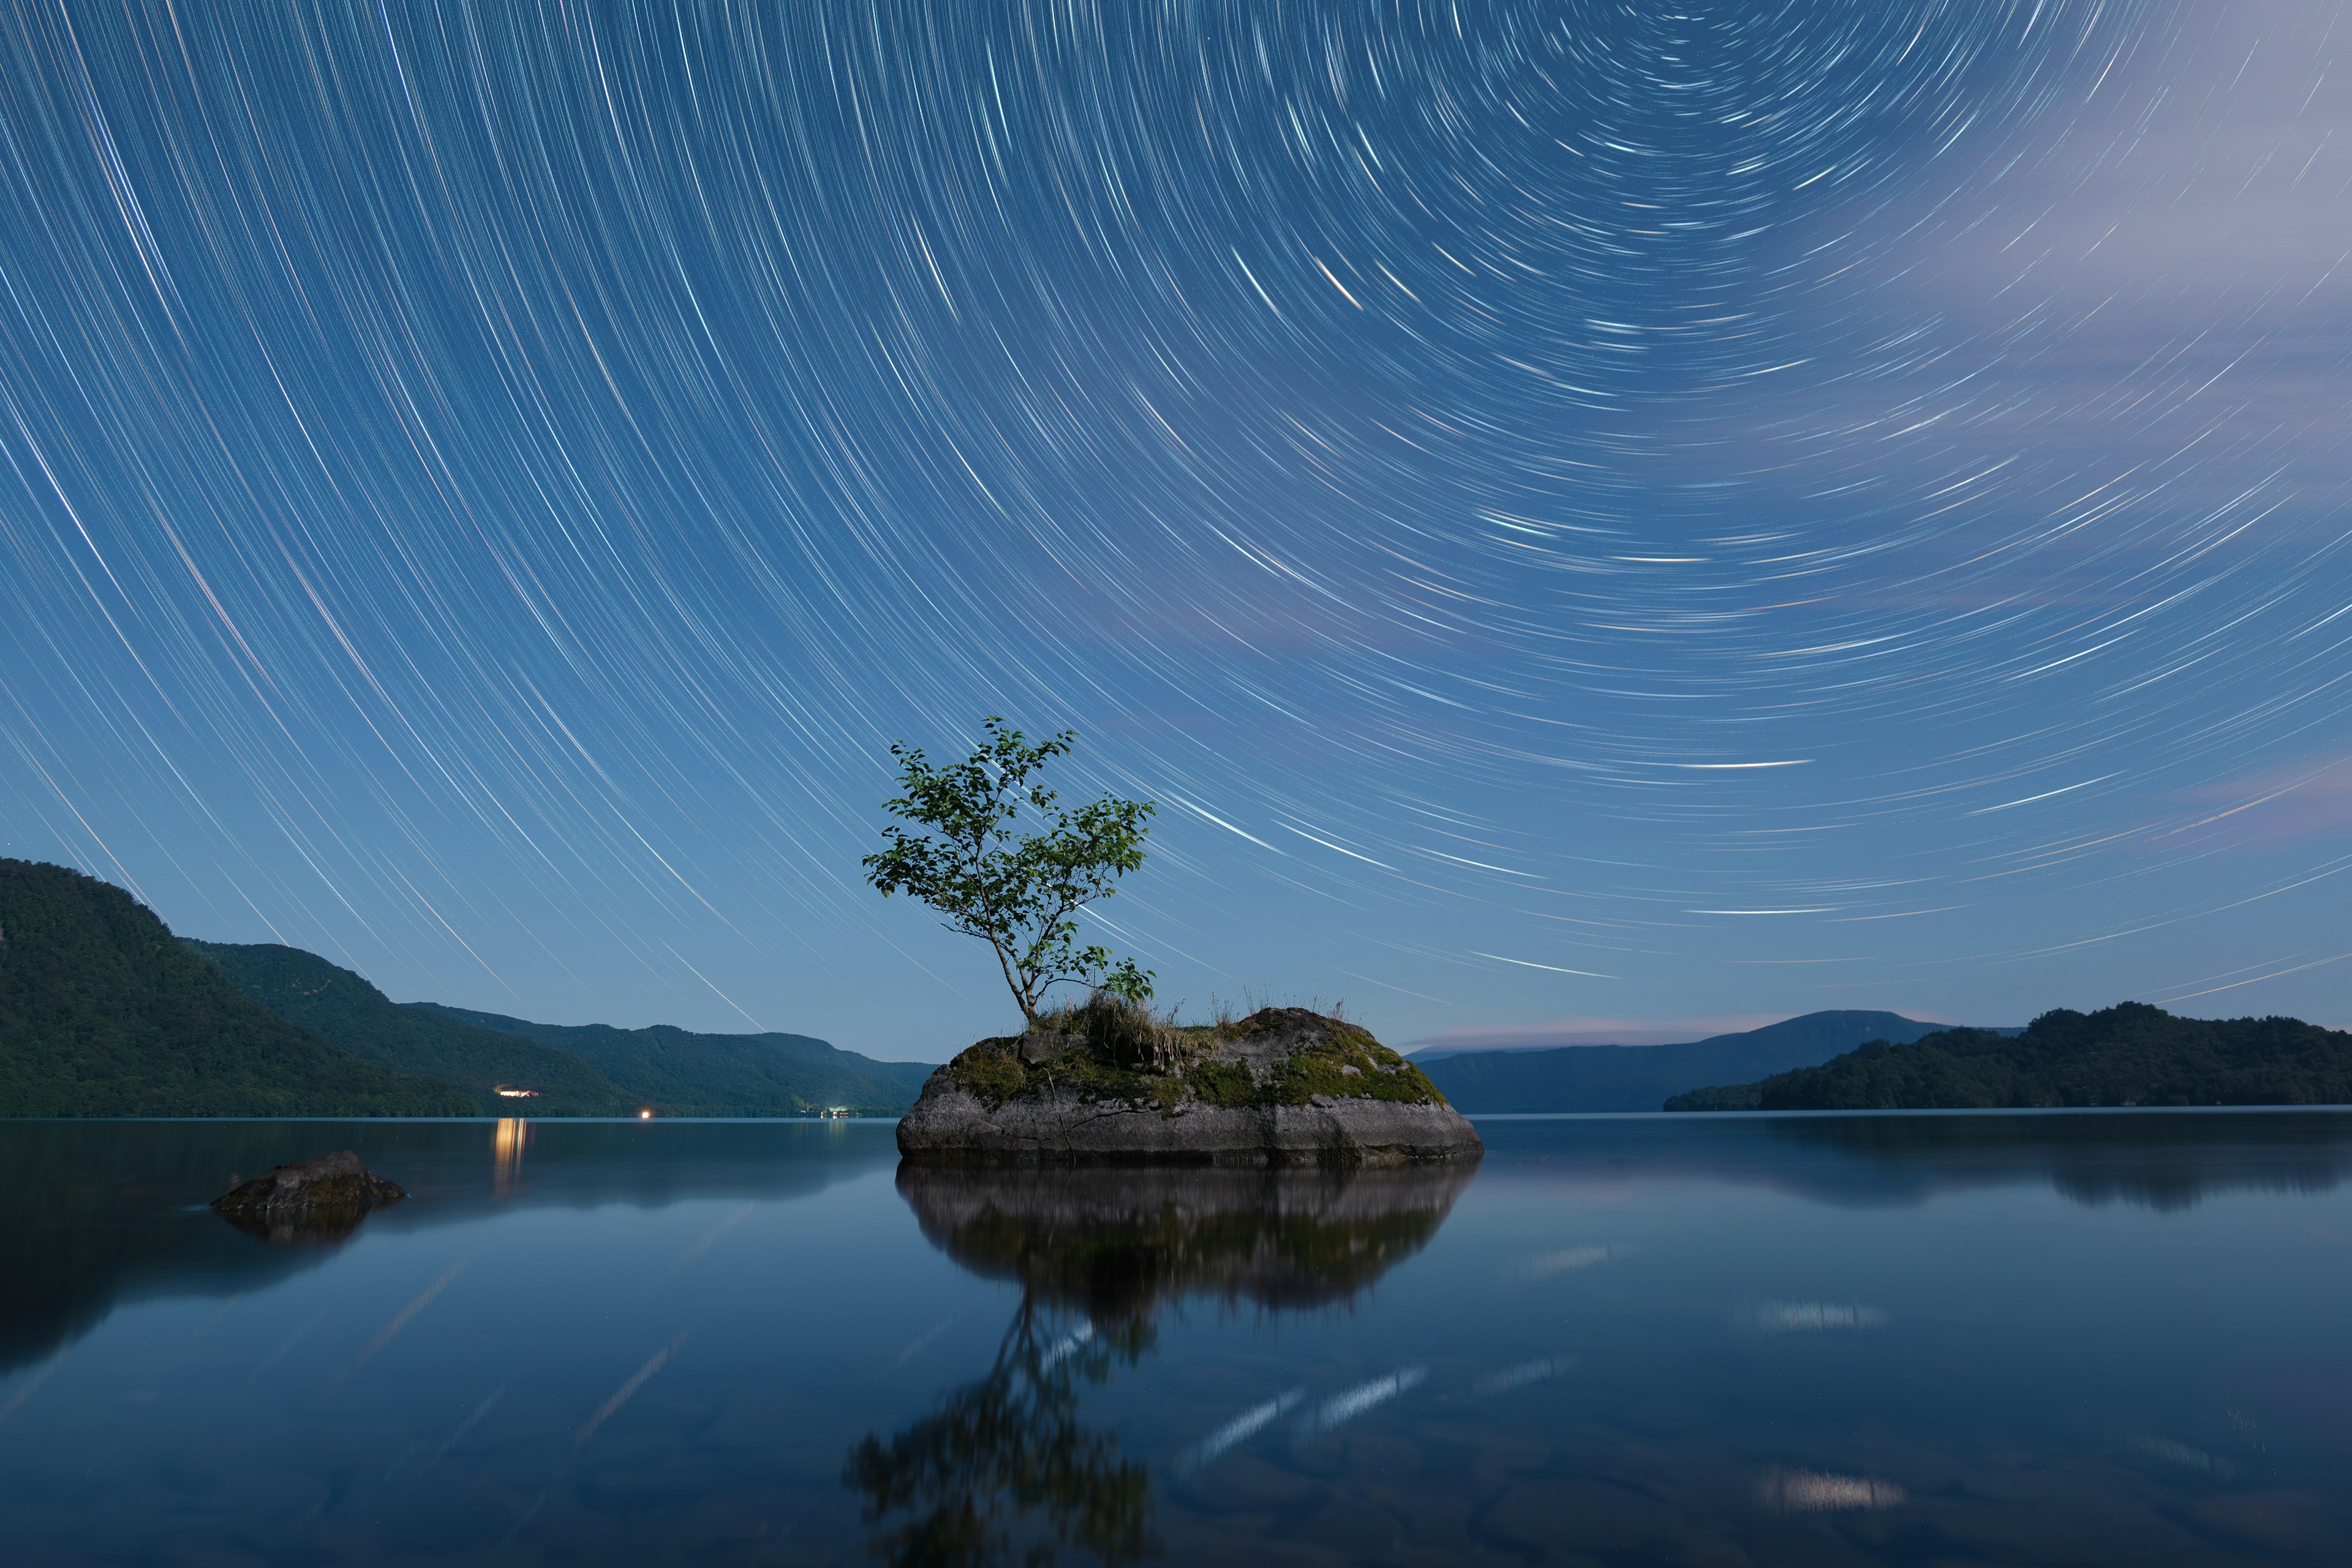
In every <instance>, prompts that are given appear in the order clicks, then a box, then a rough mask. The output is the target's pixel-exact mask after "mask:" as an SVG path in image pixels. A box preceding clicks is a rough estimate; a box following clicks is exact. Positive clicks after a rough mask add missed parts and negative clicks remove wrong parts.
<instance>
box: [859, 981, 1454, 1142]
mask: <svg viewBox="0 0 2352 1568" xmlns="http://www.w3.org/2000/svg"><path fill="white" fill-rule="evenodd" d="M1076 1022H1079V1023H1080V1024H1082V1025H1084V1026H1086V1030H1085V1032H1083V1033H1075V1032H1049V1031H1044V1030H1032V1031H1031V1032H1030V1033H1028V1034H1026V1035H1021V1036H1013V1037H1005V1038H998V1039H988V1040H982V1041H980V1042H979V1043H978V1044H976V1045H974V1046H972V1047H971V1048H970V1049H968V1050H965V1051H963V1052H961V1054H959V1055H958V1056H957V1057H956V1058H955V1059H954V1060H953V1061H951V1062H950V1063H948V1064H947V1065H946V1066H945V1067H943V1068H940V1069H939V1071H937V1072H935V1073H933V1074H932V1075H931V1077H930V1079H929V1082H927V1083H925V1084H924V1085H923V1093H922V1098H921V1099H920V1100H917V1101H916V1102H915V1109H914V1110H911V1111H909V1112H908V1113H907V1116H906V1118H905V1119H904V1120H903V1121H900V1122H899V1123H898V1150H899V1152H901V1153H903V1154H905V1155H906V1156H908V1158H909V1159H919V1160H927V1161H941V1162H968V1163H1004V1164H1044V1163H1102V1162H1133V1163H1202V1164H1220V1165H1259V1164H1275V1165H1284V1164H1317V1165H1340V1166H1347V1165H1396V1164H1403V1163H1409V1162H1412V1161H1418V1160H1475V1159H1476V1158H1478V1157H1479V1156H1480V1155H1481V1154H1483V1153H1484V1152H1486V1151H1485V1148H1484V1146H1483V1145H1482V1144H1481V1143H1480V1142H1478V1134H1477V1133H1476V1132H1475V1131H1473V1130H1472V1129H1471V1126H1470V1123H1469V1122H1468V1121H1466V1120H1465V1119H1464V1117H1463V1116H1462V1114H1461V1112H1459V1111H1457V1110H1454V1108H1453V1107H1452V1106H1451V1105H1448V1104H1447V1103H1446V1101H1445V1097H1444V1095H1443V1094H1441V1093H1439V1092H1438V1090H1437V1089H1436V1086H1435V1085H1433V1084H1432V1083H1431V1082H1430V1081H1429V1079H1427V1078H1425V1077H1423V1075H1422V1071H1421V1069H1420V1068H1416V1067H1414V1066H1413V1065H1412V1063H1411V1062H1409V1061H1406V1060H1405V1059H1404V1058H1402V1057H1401V1056H1399V1055H1397V1054H1396V1052H1394V1051H1392V1050H1390V1049H1389V1048H1388V1047H1386V1046H1383V1045H1381V1043H1380V1042H1379V1041H1378V1040H1375V1039H1374V1038H1372V1037H1371V1036H1370V1034H1368V1033H1366V1032H1365V1031H1364V1030H1362V1029H1360V1028H1358V1027H1357V1026H1354V1025H1352V1024H1347V1023H1343V1022H1341V1021H1339V1019H1336V1018H1327V1017H1324V1016H1321V1015H1320V1014H1317V1013H1310V1012H1308V1011H1307V1009H1305V1008H1303V1007H1267V1008H1265V1009H1263V1010H1261V1011H1259V1012H1257V1013H1255V1014H1253V1015H1251V1016H1249V1017H1247V1018H1245V1019H1243V1020H1242V1021H1241V1022H1240V1023H1238V1024H1232V1025H1225V1026H1219V1027H1214V1028H1200V1029H1171V1028H1167V1027H1165V1026H1152V1025H1148V1024H1139V1023H1129V1022H1123V1021H1122V1019H1121V1018H1120V1016H1118V1014H1117V1013H1116V1011H1115V1010H1108V1009H1097V1010H1094V1011H1093V1013H1092V1016H1089V1015H1088V1014H1086V1013H1082V1014H1080V1015H1078V1016H1077V1018H1076Z"/></svg>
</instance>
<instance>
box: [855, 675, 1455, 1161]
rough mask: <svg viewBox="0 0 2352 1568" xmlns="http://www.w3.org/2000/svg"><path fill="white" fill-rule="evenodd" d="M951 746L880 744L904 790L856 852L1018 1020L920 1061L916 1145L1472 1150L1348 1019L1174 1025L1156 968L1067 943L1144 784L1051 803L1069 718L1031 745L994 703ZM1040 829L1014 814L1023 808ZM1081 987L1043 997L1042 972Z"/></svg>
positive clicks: (1119, 856) (1174, 1150) (1281, 1014)
mask: <svg viewBox="0 0 2352 1568" xmlns="http://www.w3.org/2000/svg"><path fill="white" fill-rule="evenodd" d="M981 729H982V732H983V736H984V739H983V740H982V743H981V745H980V746H979V747H978V749H976V750H975V751H973V752H972V753H971V756H969V757H967V758H966V759H965V760H964V761H962V762H961V763H950V764H948V765H946V766H943V767H934V766H933V765H932V764H931V763H930V762H929V759H927V758H926V757H925V756H924V755H923V753H922V752H921V750H920V749H919V748H917V747H913V746H908V745H906V744H904V743H900V744H898V745H894V746H892V747H891V748H890V753H891V755H892V756H894V757H896V758H898V784H899V787H900V789H901V790H902V791H903V792H904V793H902V794H901V795H899V796H898V798H897V799H895V800H892V801H889V802H887V804H886V805H884V808H883V809H884V810H886V811H887V812H888V813H889V814H890V815H891V816H894V817H896V818H898V820H897V821H896V822H893V823H891V824H890V825H889V826H886V827H885V828H883V830H882V833H883V837H884V839H885V841H886V842H885V845H884V847H883V848H881V849H880V850H878V851H877V852H876V853H874V854H872V855H868V856H867V857H866V858H865V860H864V862H863V865H864V867H865V869H866V880H867V881H868V882H869V883H871V884H872V885H873V887H874V889H875V890H876V891H877V892H879V893H880V894H881V895H882V896H883V897H884V898H886V899H887V898H889V897H891V896H892V895H893V894H897V893H906V894H908V895H911V896H912V897H913V898H915V899H916V900H919V901H920V902H922V903H925V904H928V905H929V906H930V907H931V909H932V910H936V911H937V912H938V913H939V915H940V917H941V922H940V923H942V924H943V925H945V926H946V927H947V928H948V929H949V930H950V931H958V932H961V934H963V935H965V936H970V937H976V938H978V939H979V940H980V941H982V942H986V943H987V944H988V947H989V950H990V952H992V953H993V954H994V955H995V958H996V963H997V967H998V969H999V971H1000V972H1001V973H1003V976H1004V984H1005V985H1006V987H1007V988H1008V989H1009V990H1010V991H1011V992H1012V993H1013V1001H1014V1002H1015V1003H1016V1004H1018V1005H1019V1006H1020V1008H1021V1016H1022V1018H1023V1019H1024V1022H1025V1023H1026V1025H1027V1026H1026V1027H1025V1028H1024V1030H1023V1031H1022V1032H1021V1033H1020V1034H1018V1035H1006V1036H999V1037H993V1038H990V1039H985V1040H982V1041H980V1042H979V1043H978V1044H976V1045H974V1046H971V1047H969V1048H968V1049H966V1050H963V1051H961V1052H960V1053H958V1054H957V1056H956V1058H955V1059H954V1060H953V1061H950V1063H948V1064H947V1065H946V1066H945V1067H943V1068H940V1069H939V1071H937V1072H935V1073H933V1074H931V1076H930V1078H929V1080H928V1081H927V1082H925V1084H924V1085H923V1093H922V1098H920V1099H919V1100H917V1101H916V1102H915V1109H914V1110H910V1111H908V1113H907V1115H906V1118H905V1120H903V1121H900V1122H899V1123H898V1152H900V1153H901V1154H904V1155H906V1156H907V1157H908V1158H909V1159H918V1160H942V1161H945V1160H954V1161H966V1162H975V1163H1016V1164H1045V1163H1073V1164H1075V1163H1094V1162H1104V1161H1128V1162H1134V1163H1188V1164H1267V1165H1286V1164H1317V1165H1330V1166H1353V1165H1398V1164H1404V1163H1408V1162H1412V1161H1417V1160H1450V1159H1475V1158H1477V1157H1478V1156H1479V1155H1480V1154H1482V1153H1484V1152H1485V1148H1484V1146H1483V1145H1481V1144H1480V1142H1478V1134H1477V1133H1475V1132H1474V1131H1471V1128H1470V1123H1469V1122H1468V1121H1466V1120H1465V1118H1464V1117H1463V1115H1462V1113H1461V1112H1460V1111H1458V1110H1454V1108H1453V1107H1452V1106H1451V1105H1448V1104H1447V1103H1446V1102H1445V1096H1444V1095H1443V1094H1441V1093H1439V1092H1438V1089H1437V1086H1436V1085H1435V1084H1433V1083H1431V1082H1430V1081H1429V1079H1427V1078H1425V1077H1423V1074H1422V1071H1421V1069H1420V1068H1417V1067H1415V1066H1413V1065H1412V1063H1411V1062H1408V1061H1406V1060H1405V1059H1404V1058H1402V1057H1401V1056H1399V1055H1397V1053H1396V1052H1394V1051H1392V1050H1390V1049H1389V1048H1388V1047H1386V1046H1383V1045H1381V1043H1380V1042H1379V1041H1378V1040H1376V1039H1374V1038H1372V1037H1371V1036H1370V1034H1369V1033H1368V1032H1366V1031H1365V1030H1363V1029H1361V1028H1359V1027H1357V1026H1355V1025H1353V1024H1350V1023H1349V1022H1347V1021H1346V1020H1344V1019H1340V1018H1336V1017H1326V1016H1323V1015H1321V1014H1319V1013H1313V1012H1309V1011H1307V1009H1306V1008H1304V1007H1263V1008H1260V1009H1259V1010H1258V1011H1257V1012H1255V1013H1253V1014H1251V1015H1250V1016H1248V1017H1246V1018H1243V1019H1240V1020H1238V1021H1236V1020H1234V1019H1231V1018H1221V1019H1219V1020H1218V1021H1217V1022H1216V1023H1213V1024H1210V1025H1205V1026H1192V1027H1186V1026H1180V1025H1178V1024H1177V1023H1176V1022H1175V1020H1174V1018H1173V1017H1172V1016H1167V1017H1163V1016H1160V1015H1159V1014H1158V1013H1155V1012H1154V1011H1153V1010H1152V1008H1151V1005H1150V1002H1151V982H1152V981H1153V979H1154V978H1155V976H1154V975H1153V973H1152V972H1151V971H1150V970H1148V969H1144V968H1142V967H1140V966H1139V965H1138V964H1137V963H1136V962H1135V960H1134V959H1132V958H1116V959H1115V957H1114V955H1113V954H1112V952H1110V950H1109V949H1108V948H1105V947H1102V946H1099V945H1094V944H1089V945H1087V946H1086V947H1080V946H1079V945H1078V943H1077V935H1078V930H1079V927H1078V920H1077V917H1078V915H1079V913H1080V912H1081V911H1083V910H1086V909H1087V907H1088V906H1089V905H1091V904H1093V903H1095V902H1097V901H1098V900H1103V899H1108V898H1109V897H1110V896H1111V895H1112V894H1113V893H1115V892H1117V891H1118V879H1120V878H1121V877H1123V876H1125V875H1127V874H1128V873H1129V872H1130V871H1133V870H1135V869H1136V868H1138V867H1139V866H1141V865H1142V864H1143V860H1144V853H1143V841H1144V839H1145V838H1146V837H1148V836H1149V835H1150V822H1149V819H1150V816H1151V814H1152V812H1153V811H1154V810H1155V809H1156V807H1155V806H1154V805H1153V803H1152V802H1150V801H1133V800H1121V799H1119V798H1118V796H1116V795H1104V796H1102V797H1101V798H1099V799H1097V800H1094V801H1091V802H1089V803H1087V805H1082V806H1080V807H1078V808H1077V809H1076V811H1068V810H1064V809H1063V808H1061V807H1060V806H1059V805H1056V804H1055V802H1056V801H1057V800H1058V799H1059V796H1058V795H1056V794H1055V792H1054V791H1052V790H1050V789H1047V788H1045V785H1044V784H1043V783H1042V782H1041V781H1039V779H1038V774H1039V773H1040V772H1041V771H1042V770H1043V769H1044V768H1045V765H1046V764H1047V763H1050V762H1052V761H1053V760H1054V759H1055V758H1056V757H1058V756H1061V755H1064V754H1065V753H1066V752H1068V751H1069V750H1070V747H1071V745H1072V744H1073V742H1075V741H1076V735H1075V734H1073V733H1072V732H1071V731H1067V730H1065V731H1062V732H1061V733H1060V734H1057V735H1054V736H1050V737H1048V738H1047V739H1045V740H1044V741H1041V742H1037V743H1035V744H1034V745H1033V744H1031V743H1030V742H1029V741H1028V739H1027V737H1026V736H1024V734H1023V733H1022V732H1021V731H1018V730H1015V729H1013V728H1011V727H1010V726H1008V725H1007V724H1006V723H1005V722H1004V721H1003V719H1001V718H998V717H995V716H993V715H992V716H991V717H989V718H987V719H985V720H983V721H982V724H981ZM1024 816H1027V817H1029V818H1030V819H1033V820H1037V821H1039V822H1040V824H1041V826H1042V828H1043V831H1040V832H1034V833H1030V832H1024V831H1022V830H1021V823H1022V820H1023V818H1024ZM1064 984H1077V985H1082V986H1084V987H1086V988H1087V1000H1086V1001H1084V1002H1082V1003H1077V1004H1064V1005H1060V1006H1055V1007H1050V1008H1049V1007H1048V1006H1047V1005H1046V1004H1045V994H1046V993H1047V992H1048V991H1049V990H1051V989H1052V988H1053V987H1055V986H1056V985H1064Z"/></svg>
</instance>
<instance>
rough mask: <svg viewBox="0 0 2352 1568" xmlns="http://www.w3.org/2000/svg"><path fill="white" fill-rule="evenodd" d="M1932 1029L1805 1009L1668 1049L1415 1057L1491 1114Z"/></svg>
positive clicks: (1797, 1064) (1623, 1095)
mask: <svg viewBox="0 0 2352 1568" xmlns="http://www.w3.org/2000/svg"><path fill="white" fill-rule="evenodd" d="M1936 1027H1937V1026H1936V1025H1934V1024H1923V1023H1921V1022H1919V1021H1918V1020H1917V1019H1916V1018H1906V1017H1905V1016H1903V1015H1902V1014H1900V1013H1881V1012H1859V1011H1846V1012H1830V1013H1807V1014H1804V1015H1803V1016H1800V1017H1795V1018H1783V1019H1781V1020H1780V1022H1779V1023H1777V1024H1767V1025H1766V1026H1764V1027H1762V1028H1760V1029H1748V1030H1746V1031H1744V1032H1742V1033H1740V1034H1736V1035H1715V1036H1711V1037H1708V1038H1706V1039H1704V1040H1692V1041H1689V1042H1687V1043H1685V1044H1682V1045H1673V1046H1562V1047H1556V1048H1553V1049H1550V1050H1520V1051H1459V1052H1454V1053H1450V1054H1447V1055H1444V1056H1437V1057H1432V1056H1431V1055H1429V1054H1428V1053H1426V1052H1423V1053H1419V1054H1416V1055H1415V1056H1414V1057H1413V1058H1412V1059H1413V1065H1414V1066H1416V1067H1418V1068H1421V1069H1422V1071H1423V1072H1425V1073H1427V1074H1428V1075H1429V1080H1430V1081H1431V1082H1432V1083H1433V1084H1435V1085H1436V1086H1437V1087H1438V1088H1439V1089H1443V1090H1444V1093H1445V1098H1446V1099H1447V1100H1451V1101H1453V1102H1454V1109H1455V1110H1462V1111H1465V1112H1468V1113H1470V1114H1472V1115H1476V1114H1478V1113H1480V1112H1487V1113H1492V1112H1496V1111H1528V1110H1538V1111H1560V1110H1570V1111H1596V1110H1657V1108H1658V1103H1659V1101H1661V1100H1664V1099H1665V1098H1666V1097H1667V1096H1669V1095H1674V1094H1680V1093H1682V1092H1684V1091H1685V1090H1687V1089H1697V1088H1698V1087H1699V1086H1700V1085H1702V1084H1710V1083H1722V1082H1725V1081H1727V1080H1728V1079H1756V1078H1762V1077H1763V1076H1764V1075H1765V1074H1767V1073H1776V1072H1785V1071H1787V1070H1788V1069H1790V1068H1801V1067H1812V1066H1815V1065H1816V1064H1818V1063H1821V1062H1825V1061H1827V1060H1829V1059H1830V1058H1832V1057H1833V1056H1835V1055H1837V1054H1838V1053H1839V1052H1840V1051H1850V1050H1852V1049H1853V1048H1854V1047H1856V1046H1859V1045H1861V1044H1862V1043H1863V1042H1864V1041H1865V1040H1898V1041H1900V1040H1916V1039H1917V1038H1918V1037H1920V1036H1922V1035H1926V1034H1930V1033H1933V1032H1934V1031H1935V1029H1936Z"/></svg>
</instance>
